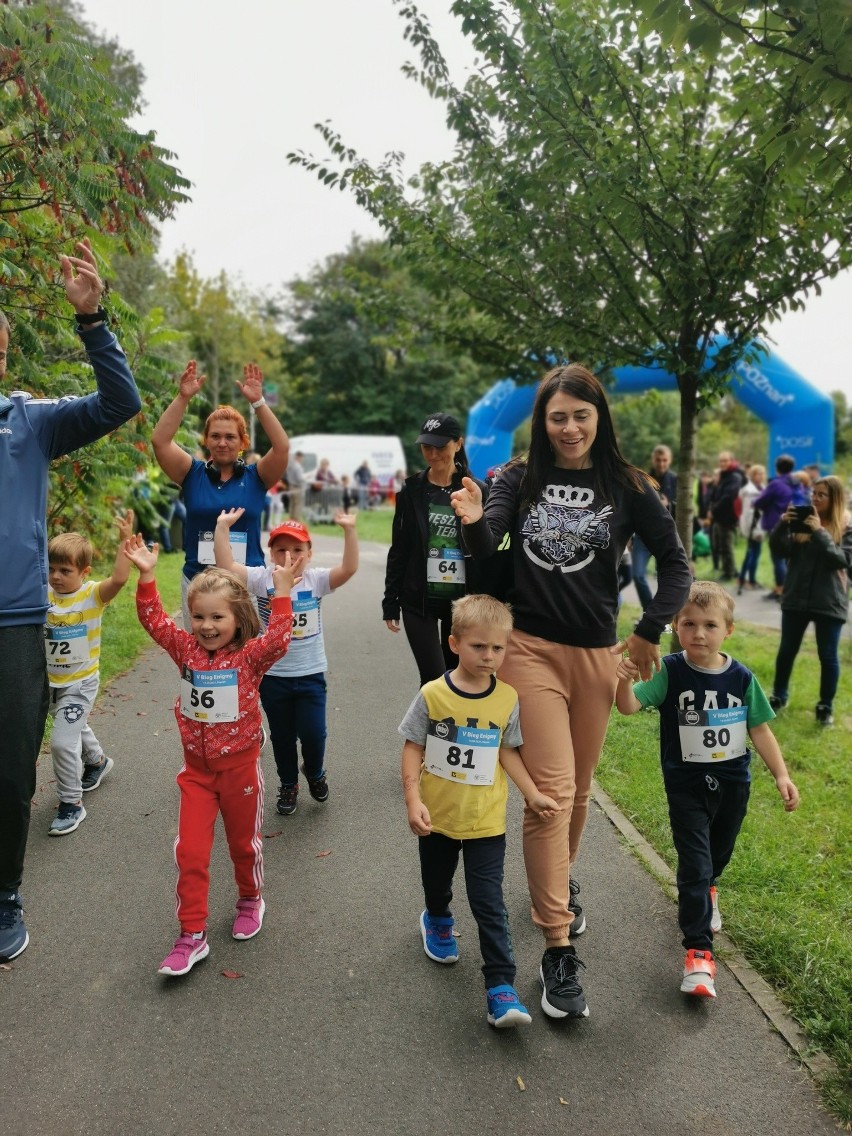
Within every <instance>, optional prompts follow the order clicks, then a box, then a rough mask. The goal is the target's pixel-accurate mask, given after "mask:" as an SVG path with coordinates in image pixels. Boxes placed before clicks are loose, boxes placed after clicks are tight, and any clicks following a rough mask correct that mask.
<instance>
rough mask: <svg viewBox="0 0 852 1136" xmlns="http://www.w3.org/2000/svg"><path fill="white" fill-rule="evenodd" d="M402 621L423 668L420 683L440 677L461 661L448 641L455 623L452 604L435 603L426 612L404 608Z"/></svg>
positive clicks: (414, 653) (418, 667) (414, 654)
mask: <svg viewBox="0 0 852 1136" xmlns="http://www.w3.org/2000/svg"><path fill="white" fill-rule="evenodd" d="M402 624H403V627H404V628H405V634H406V635H407V636H408V645H409V647H411V653H412V655H413V656H414V661H415V663H417V669H418V670H419V671H420V685H421V686H423V684H424V683H427V682H431V681H432V679H433V678H440V677H441V675H442V674H443V673H444V671H448V670H452V669H453V667H454V666H455V665H456V662H457V661H458V660H457V659H456V656H455V655H454V654H453V652H452V651H451V650H450V644H449V642H448V640H449V636H450V627H451V626H452V607H451V605H450V604H449V603H446V604H444V603H442V604H436V605H435V606H434V607H433V608H432V609H431V610H430V611H427V612H426V614H425V615H420V613H419V612H416V611H403V613H402Z"/></svg>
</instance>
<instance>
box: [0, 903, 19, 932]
mask: <svg viewBox="0 0 852 1136" xmlns="http://www.w3.org/2000/svg"><path fill="white" fill-rule="evenodd" d="M19 912H20V908H19V907H18V905H17V903H12V901H11V900H3V901H2V902H0V927H2V928H3V930H4V931H8V930H9V928H10V927H14V926H15V924H16V923H17V921H18V914H19Z"/></svg>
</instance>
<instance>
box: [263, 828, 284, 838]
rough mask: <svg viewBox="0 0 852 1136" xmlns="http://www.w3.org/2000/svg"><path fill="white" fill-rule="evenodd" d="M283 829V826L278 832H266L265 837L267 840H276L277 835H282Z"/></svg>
mask: <svg viewBox="0 0 852 1136" xmlns="http://www.w3.org/2000/svg"><path fill="white" fill-rule="evenodd" d="M283 831H284V829H283V828H279V829H278V831H277V832H264V834H263V837H264V839H265V840H274V839H275V837H276V836H280V835H281V833H282V832H283Z"/></svg>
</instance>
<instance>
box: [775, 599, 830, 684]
mask: <svg viewBox="0 0 852 1136" xmlns="http://www.w3.org/2000/svg"><path fill="white" fill-rule="evenodd" d="M811 620H813V624H814V631H815V632H816V643H817V655H818V656H819V700H820V702H824V703H825V705H826V706H831V705H833V703H834V696H835V694H836V693H837V684H838V683H839V682H840V655H839V647H840V634H841V632H842V631H843V624H844V620H842V619H832V618H831V617H830V616H827V615H812V614H810V612H807V611H784V610H783V609H782V611H781V642H780V643H779V644H778V654H777V656H776V658H775V681H774V682H773V684H772V692H773V694H777V696H778V697H779V698H780V699H781V701H782V702H786V701H787V697H788V695H789V693H790V675H791V674H792V673H793V663H794V662H795V660H796V655H798V653H799V648H800V647H801V645H802V639H803V638H804V634H805V631H806V630H807V626H808V624H809V623H810V622H811Z"/></svg>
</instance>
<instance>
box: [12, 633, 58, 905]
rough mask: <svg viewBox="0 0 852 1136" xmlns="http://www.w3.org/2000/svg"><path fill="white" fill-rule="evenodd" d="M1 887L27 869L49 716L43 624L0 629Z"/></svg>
mask: <svg viewBox="0 0 852 1136" xmlns="http://www.w3.org/2000/svg"><path fill="white" fill-rule="evenodd" d="M0 690H2V691H3V698H2V700H0V739H2V740H0V891H16V890H17V888H18V887H20V884H21V877H22V876H23V872H24V853H25V852H26V847H27V834H28V833H29V828H30V809H31V805H32V799H33V796H34V795H35V790H36V758H37V757H38V751H39V748H40V747H41V741H42V737H43V736H44V723H45V721H46V719H47V702H48V687H47V662H46V658H45V653H44V629H43V627H42V625H41V624H37V625H35V624H33V625H28V626H25V627H0Z"/></svg>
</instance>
